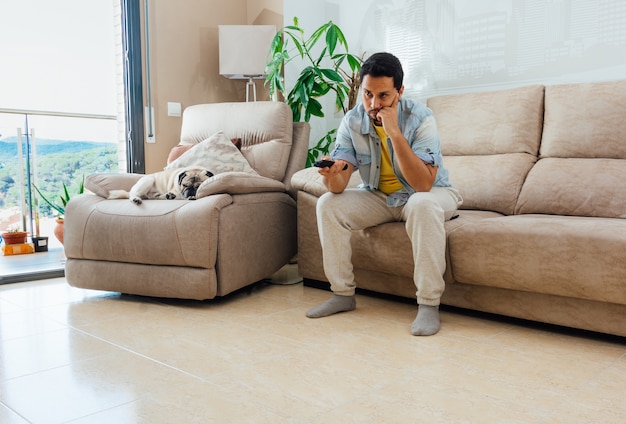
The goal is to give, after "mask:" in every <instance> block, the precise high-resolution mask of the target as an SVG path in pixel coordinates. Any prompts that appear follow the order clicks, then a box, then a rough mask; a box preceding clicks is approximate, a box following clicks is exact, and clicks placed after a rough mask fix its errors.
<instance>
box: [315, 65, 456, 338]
mask: <svg viewBox="0 0 626 424" xmlns="http://www.w3.org/2000/svg"><path fill="white" fill-rule="evenodd" d="M403 78H404V72H403V70H402V65H401V64H400V61H399V60H398V59H397V58H396V57H395V56H393V55H392V54H389V53H376V54H374V55H372V56H371V57H370V58H368V59H367V60H366V61H365V62H364V63H363V66H362V68H361V87H362V101H361V103H360V104H358V105H357V106H356V107H355V108H354V109H352V110H351V111H349V112H348V113H347V114H346V116H345V117H344V119H343V121H342V123H341V125H340V126H339V129H338V131H337V140H336V143H335V149H334V151H333V153H332V155H331V156H332V159H333V160H334V161H335V162H334V164H332V165H330V166H324V167H321V168H320V170H319V173H320V174H321V175H322V176H323V183H324V185H325V186H326V188H328V190H329V193H326V194H324V195H323V196H322V197H321V198H320V199H319V202H318V203H317V223H318V229H319V233H320V240H321V243H322V251H323V259H324V272H325V274H326V277H327V278H328V280H329V281H330V283H331V290H332V291H333V296H332V297H331V298H330V299H329V300H327V301H326V302H324V303H322V304H321V305H319V306H317V307H315V308H312V309H310V310H309V311H308V312H307V317H309V318H320V317H325V316H328V315H332V314H335V313H338V312H346V311H351V310H353V309H355V308H356V299H355V289H356V283H355V281H354V274H353V270H352V259H351V256H352V251H351V246H350V236H351V232H352V231H353V230H361V229H364V228H368V227H372V226H375V225H378V224H382V223H384V222H391V221H404V222H405V223H406V231H407V233H408V235H409V238H410V239H411V244H412V249H413V260H414V263H415V270H414V274H413V279H414V282H415V285H416V287H417V303H418V305H419V306H418V313H417V317H416V318H415V320H414V321H413V323H412V325H411V333H412V334H413V335H416V336H428V335H432V334H435V333H437V332H438V331H439V327H440V322H439V301H440V298H441V295H442V293H443V291H444V288H445V287H444V286H445V283H444V280H443V273H444V271H445V266H446V264H445V248H446V235H445V230H444V222H445V220H448V219H450V218H452V217H453V216H454V215H455V213H456V210H457V208H458V207H459V206H460V204H461V202H462V200H461V196H460V195H459V193H458V191H457V190H456V189H454V188H453V187H452V186H451V184H450V183H449V181H448V172H447V170H446V169H445V168H444V166H443V163H442V156H441V151H440V145H439V134H438V131H437V127H436V123H435V118H434V116H433V114H432V112H431V111H430V110H429V109H428V108H427V107H425V106H424V105H422V104H421V103H417V102H414V101H411V100H407V99H404V98H403V97H402V93H403V91H404V85H403ZM356 169H358V170H359V173H360V176H361V179H362V184H361V185H360V186H359V188H357V189H346V187H347V185H348V182H349V180H350V176H351V174H352V172H353V171H354V170H356Z"/></svg>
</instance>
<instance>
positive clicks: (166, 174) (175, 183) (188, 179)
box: [107, 166, 213, 205]
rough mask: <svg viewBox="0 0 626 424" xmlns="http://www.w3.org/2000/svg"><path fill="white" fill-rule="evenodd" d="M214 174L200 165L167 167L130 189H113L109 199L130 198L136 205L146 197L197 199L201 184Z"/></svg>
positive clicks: (142, 179) (141, 180)
mask: <svg viewBox="0 0 626 424" xmlns="http://www.w3.org/2000/svg"><path fill="white" fill-rule="evenodd" d="M212 176H213V173H212V172H211V171H209V170H208V169H206V168H201V167H198V166H192V167H187V168H175V169H166V170H164V171H160V172H155V173H153V174H148V175H144V176H143V177H141V178H140V179H139V181H137V182H136V183H135V185H133V186H132V187H131V189H130V191H126V190H111V191H110V192H109V196H108V197H107V199H130V201H131V202H133V203H135V204H136V205H141V203H142V202H143V200H144V199H160V200H172V199H188V200H195V199H196V192H197V191H198V187H200V184H202V182H204V181H205V180H207V179H209V178H210V177H212Z"/></svg>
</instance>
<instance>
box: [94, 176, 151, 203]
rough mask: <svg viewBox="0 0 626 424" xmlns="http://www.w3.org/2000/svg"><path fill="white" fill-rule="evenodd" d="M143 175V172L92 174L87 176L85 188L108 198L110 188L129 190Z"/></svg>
mask: <svg viewBox="0 0 626 424" xmlns="http://www.w3.org/2000/svg"><path fill="white" fill-rule="evenodd" d="M141 177H143V175H142V174H123V173H111V174H107V173H101V174H91V175H87V176H86V177H85V188H86V189H87V190H89V191H91V192H92V193H93V194H97V195H98V196H100V197H104V198H105V199H106V198H107V197H109V191H110V190H126V191H129V190H130V189H131V187H132V186H133V185H135V183H136V182H137V181H139V179H140V178H141Z"/></svg>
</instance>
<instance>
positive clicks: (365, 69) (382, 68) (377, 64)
mask: <svg viewBox="0 0 626 424" xmlns="http://www.w3.org/2000/svg"><path fill="white" fill-rule="evenodd" d="M365 75H371V76H372V77H393V86H394V87H395V89H396V90H400V89H401V88H402V82H403V80H404V71H403V70H402V64H401V63H400V60H398V58H397V57H395V56H394V55H392V54H391V53H384V52H382V53H374V54H373V55H371V56H370V57H369V58H367V60H366V61H365V62H363V65H362V66H361V81H363V78H364V77H365Z"/></svg>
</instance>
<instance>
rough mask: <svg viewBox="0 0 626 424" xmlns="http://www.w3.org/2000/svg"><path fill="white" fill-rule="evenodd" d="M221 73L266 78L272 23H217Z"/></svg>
mask: <svg viewBox="0 0 626 424" xmlns="http://www.w3.org/2000/svg"><path fill="white" fill-rule="evenodd" d="M218 31H219V47H220V75H223V76H225V77H226V78H243V79H248V78H265V65H266V63H267V55H268V53H269V51H270V46H271V45H272V39H273V38H274V36H275V35H276V27H275V26H274V25H219V26H218Z"/></svg>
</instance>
